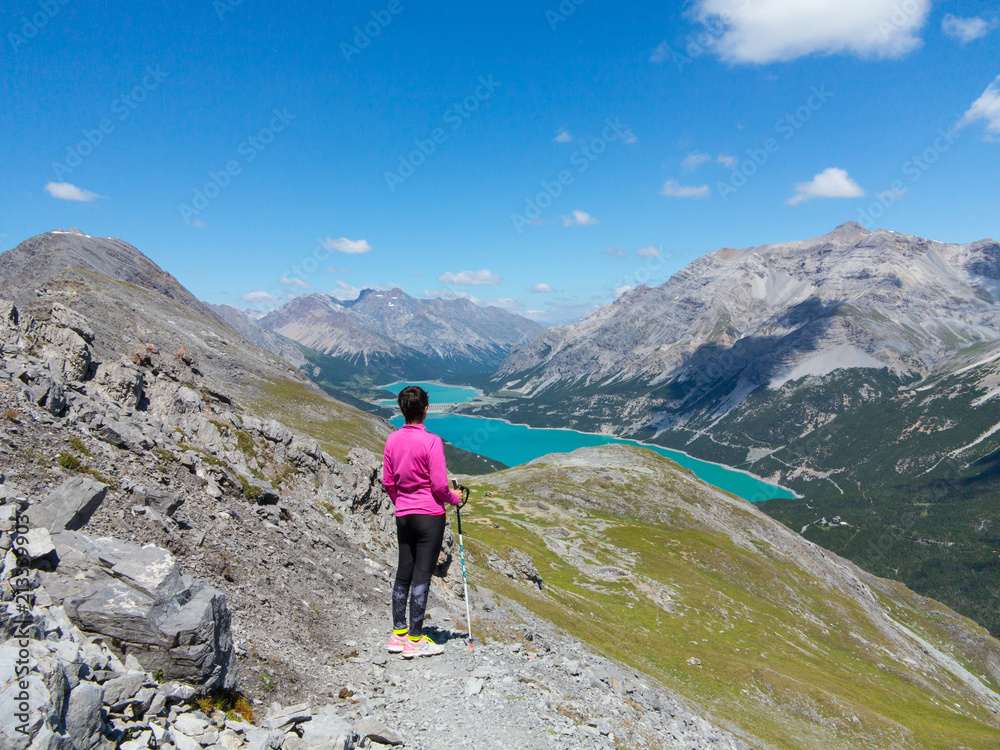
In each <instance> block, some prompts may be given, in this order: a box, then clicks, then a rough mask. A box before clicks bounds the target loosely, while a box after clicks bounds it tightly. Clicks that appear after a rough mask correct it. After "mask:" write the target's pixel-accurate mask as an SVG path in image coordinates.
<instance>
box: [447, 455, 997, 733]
mask: <svg viewBox="0 0 1000 750" xmlns="http://www.w3.org/2000/svg"><path fill="white" fill-rule="evenodd" d="M473 486H474V488H475V493H474V501H473V502H474V505H471V506H470V508H469V510H467V511H466V516H467V517H468V522H467V524H466V544H467V545H468V548H469V549H470V551H471V554H472V556H473V557H474V559H475V566H474V571H475V573H474V578H475V580H477V581H481V582H484V583H486V584H487V585H488V586H490V587H491V588H494V589H496V590H497V591H499V592H501V593H503V594H504V595H506V596H509V597H511V598H513V599H515V600H517V601H519V602H520V603H522V604H523V605H524V606H526V607H528V608H529V609H531V610H533V611H534V612H536V613H538V614H540V615H542V616H544V617H546V618H547V619H550V620H551V621H552V622H554V623H555V624H557V625H559V626H561V627H564V628H566V629H567V630H568V631H569V632H570V633H572V634H573V635H575V636H577V637H580V638H581V639H584V640H586V641H587V642H589V643H591V644H592V645H594V646H595V647H596V648H598V649H600V650H602V651H604V652H605V653H607V654H608V655H610V656H613V657H615V658H618V659H621V660H622V661H624V662H626V663H628V664H631V665H632V666H633V667H635V668H637V669H639V670H641V671H643V672H646V673H648V674H651V675H652V676H654V677H656V678H657V679H659V680H661V681H663V682H664V683H665V684H666V685H667V686H669V687H671V688H674V689H676V690H677V691H678V692H679V693H680V694H682V695H684V696H685V697H687V698H689V699H691V700H694V701H697V702H698V703H700V704H701V705H703V706H704V707H705V708H706V709H708V710H709V711H710V712H711V713H712V714H713V718H714V719H715V720H718V721H720V722H722V723H723V725H725V726H727V727H728V728H730V730H733V731H737V732H739V731H740V730H742V731H743V732H745V733H748V734H752V735H753V736H755V737H756V738H758V739H760V740H763V741H766V742H767V743H769V744H770V745H772V746H774V747H778V748H789V749H791V748H796V749H799V748H823V749H824V750H829V749H831V748H871V747H878V748H886V749H888V748H898V749H899V750H904V748H905V749H906V750H910V749H912V748H941V749H942V750H943V749H944V748H949V749H950V750H953V749H954V748H960V747H964V748H982V747H993V746H995V744H996V743H998V742H1000V723H998V720H997V714H996V711H997V710H998V709H1000V695H998V694H997V690H998V687H1000V669H998V663H1000V662H998V657H1000V644H998V643H997V641H995V640H994V639H992V638H991V637H990V636H989V635H988V634H987V633H986V632H985V631H984V630H983V629H982V628H981V627H979V626H977V625H976V624H975V623H973V622H972V621H970V620H968V619H966V618H964V617H962V616H960V615H958V614H956V613H954V612H952V611H950V610H948V609H947V608H945V607H942V606H941V605H940V604H938V603H937V602H934V601H931V600H928V599H924V598H922V597H920V596H918V595H916V594H914V593H913V592H911V591H909V590H908V589H906V588H905V587H904V586H902V585H900V584H899V583H894V582H890V581H887V580H883V579H880V578H876V577H874V576H871V575H869V574H867V573H864V572H862V571H861V570H860V569H858V568H857V567H855V566H854V565H853V564H851V563H849V562H847V561H845V560H843V559H841V558H838V557H837V556H835V555H833V554H830V553H828V552H825V551H823V550H822V549H820V548H819V547H817V546H815V545H813V544H811V543H810V542H807V541H805V540H803V539H802V538H801V537H799V536H798V535H796V534H794V533H791V532H790V531H788V530H786V529H785V528H784V527H783V526H781V525H780V524H777V523H775V522H774V521H772V520H771V519H769V518H767V517H766V516H765V515H764V514H762V513H760V512H759V511H758V510H757V509H756V508H755V507H753V506H751V505H750V504H748V503H746V502H745V501H743V500H740V499H738V498H735V497H733V496H731V495H727V494H725V493H722V492H720V491H717V490H715V489H713V488H711V487H709V486H707V485H705V484H704V483H702V482H700V481H698V480H696V479H695V478H694V477H693V475H691V474H690V473H689V472H686V471H684V470H683V469H681V468H680V467H678V466H676V465H675V464H673V463H672V462H670V461H668V460H667V459H664V458H662V457H660V456H658V455H656V454H654V453H653V452H651V451H647V450H644V449H639V448H632V447H626V446H606V447H602V448H596V449H584V450H580V451H576V452H574V453H572V454H568V455H566V456H551V457H546V458H543V459H539V460H538V461H535V462H532V463H531V464H527V465H525V466H522V467H517V468H513V469H509V470H507V471H503V472H499V473H497V474H493V475H490V476H487V477H482V478H480V479H478V480H475V482H474V484H473ZM486 493H490V495H491V496H490V497H486ZM518 553H526V554H527V555H528V556H530V558H531V561H532V563H533V564H534V566H536V568H537V570H538V573H539V574H540V576H541V578H542V579H544V585H543V587H542V588H541V589H539V588H538V587H537V586H535V585H532V583H531V582H530V581H524V580H519V578H520V576H518V575H514V576H513V577H508V576H506V575H504V572H505V571H510V570H512V569H515V570H516V569H517V567H518V566H517V561H518V560H519V559H522V558H521V557H520V555H519V554H518ZM508 560H509V561H510V562H509V563H508V562H506V561H508ZM522 568H523V566H522Z"/></svg>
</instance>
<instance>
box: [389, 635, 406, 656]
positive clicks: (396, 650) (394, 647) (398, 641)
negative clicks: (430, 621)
mask: <svg viewBox="0 0 1000 750" xmlns="http://www.w3.org/2000/svg"><path fill="white" fill-rule="evenodd" d="M408 640H409V638H407V637H406V636H405V635H396V634H395V633H393V634H392V635H390V636H389V645H387V646H386V647H385V650H386V651H388V652H389V653H390V654H401V653H403V648H404V647H405V646H406V642H407V641H408Z"/></svg>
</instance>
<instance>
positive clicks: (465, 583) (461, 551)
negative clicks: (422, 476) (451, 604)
mask: <svg viewBox="0 0 1000 750" xmlns="http://www.w3.org/2000/svg"><path fill="white" fill-rule="evenodd" d="M451 483H452V484H453V485H454V486H455V489H456V490H461V492H462V502H461V503H460V504H459V505H458V506H456V508H455V515H457V516H458V552H459V556H460V557H461V559H462V589H463V591H464V592H465V623H466V627H467V629H468V631H469V648H470V649H471V648H472V614H471V613H470V611H469V582H468V579H467V578H466V576H465V545H464V544H463V543H462V508H464V507H465V504H466V503H467V502H469V488H468V487H463V486H462V485H460V484H459V483H458V480H457V479H452V480H451Z"/></svg>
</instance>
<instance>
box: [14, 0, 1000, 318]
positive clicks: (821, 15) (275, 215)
mask: <svg viewBox="0 0 1000 750" xmlns="http://www.w3.org/2000/svg"><path fill="white" fill-rule="evenodd" d="M998 21H1000V19H998V12H997V9H996V6H995V4H994V3H988V2H964V3H959V2H929V0H813V1H812V2H805V1H804V0H695V1H694V2H690V3H688V4H677V5H674V4H668V3H656V4H653V3H644V2H635V3H629V4H628V5H627V7H626V8H623V6H622V5H621V4H619V3H609V2H600V1H599V0H585V1H583V2H581V1H580V0H564V1H563V2H561V3H560V2H559V1H558V0H552V2H538V3H528V2H517V1H514V2H508V3H502V4H487V5H485V6H483V7H479V4H471V5H470V4H467V3H451V2H442V3H433V4H432V3H426V2H422V3H421V2H413V1H412V0H374V2H343V3H329V2H324V3H314V2H302V3H299V4H293V5H288V4H284V3H281V4H279V3H268V2H262V1H260V0H176V1H174V2H165V1H159V2H149V3H142V4H138V3H131V4H122V3H110V2H102V1H101V0H93V1H90V2H84V1H83V0H8V2H6V3H4V6H3V8H2V10H0V33H2V35H3V38H2V40H0V41H2V43H3V52H2V54H0V99H2V101H3V107H2V108H0V122H2V125H3V132H4V133H5V134H6V137H5V138H4V139H2V141H0V164H2V167H0V169H2V170H3V177H4V179H3V180H2V183H0V236H2V238H0V242H2V245H0V247H3V248H9V247H13V246H14V245H16V244H17V243H18V242H20V241H21V240H23V239H25V238H27V237H29V236H32V235H35V234H38V233H40V232H44V231H47V230H49V229H53V228H57V227H62V228H68V227H70V226H77V227H79V228H80V229H81V230H83V231H84V232H86V233H88V234H91V235H99V236H114V237H119V238H121V239H124V240H126V241H128V242H130V243H132V244H134V245H135V246H137V247H138V248H139V249H140V250H142V251H143V252H145V253H146V254H147V255H149V256H150V257H151V258H153V260H155V261H156V262H157V263H159V264H160V265H161V266H162V267H164V268H165V269H167V270H168V271H170V272H171V273H173V274H174V275H175V276H177V277H178V279H179V280H180V281H181V282H182V283H183V284H185V285H186V286H187V287H188V288H190V289H191V290H192V291H193V292H194V293H195V294H196V295H198V296H199V297H201V298H202V299H205V300H207V301H210V302H215V303H228V304H233V305H235V306H237V307H244V306H247V305H248V304H254V305H256V306H258V307H265V308H266V307H268V306H271V305H273V304H275V303H278V302H280V301H281V300H283V299H286V298H288V296H289V295H295V294H301V293H306V292H312V291H321V292H331V293H334V294H336V295H338V296H341V297H345V298H346V297H350V296H352V295H354V294H356V290H357V289H359V288H363V287H369V286H384V285H399V286H401V287H402V288H403V289H404V290H405V291H407V292H408V293H410V294H412V295H414V296H434V295H467V296H472V297H473V298H475V299H476V300H478V301H480V302H483V303H486V302H490V301H494V302H496V303H497V304H501V305H503V306H506V307H508V308H509V309H513V310H515V311H519V312H529V311H530V312H529V314H530V315H531V316H533V317H535V318H537V319H540V320H543V321H547V322H563V321H567V320H571V319H574V318H578V317H580V316H582V315H584V314H586V313H588V312H590V311H591V310H593V309H594V308H595V306H597V305H600V304H606V303H607V302H609V301H611V300H612V299H614V296H615V295H616V293H618V292H619V291H620V290H621V289H622V288H625V287H627V286H630V285H634V284H637V283H651V284H655V283H661V282H662V281H665V280H666V279H667V278H668V277H669V275H670V274H671V273H673V272H674V271H676V270H678V269H679V268H680V267H682V266H683V265H685V264H686V263H688V262H690V261H691V260H693V259H694V258H697V257H698V256H700V255H703V254H705V253H707V252H711V251H714V250H716V249H718V248H720V247H725V246H729V247H743V246H749V245H757V244H763V243H768V242H778V241H783V240H789V239H801V238H805V237H811V236H815V235H818V234H823V233H825V232H827V231H829V230H830V229H832V228H833V227H835V226H837V225H838V224H841V223H843V222H845V221H849V220H856V221H861V222H862V223H864V224H866V226H868V227H869V228H872V229H874V228H877V227H885V228H887V229H893V230H896V231H900V232H907V233H910V234H916V235H920V236H925V237H931V238H933V239H939V240H943V241H950V242H967V241H972V240H975V239H980V238H983V237H987V236H992V237H998V236H1000V231H998V230H997V226H998V223H1000V195H998V192H1000V187H998V186H1000V181H998V180H997V176H996V175H997V167H998V166H1000V25H998Z"/></svg>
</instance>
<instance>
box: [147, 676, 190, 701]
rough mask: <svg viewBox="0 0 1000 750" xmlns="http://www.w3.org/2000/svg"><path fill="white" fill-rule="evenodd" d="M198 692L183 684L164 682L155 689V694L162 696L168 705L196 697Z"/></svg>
mask: <svg viewBox="0 0 1000 750" xmlns="http://www.w3.org/2000/svg"><path fill="white" fill-rule="evenodd" d="M197 693H198V691H197V690H195V689H194V688H193V687H191V686H190V685H185V684H184V683H183V682H175V681H173V680H171V681H170V682H165V683H163V684H162V685H160V686H159V687H157V688H156V694H157V695H162V696H163V697H164V698H165V699H166V700H167V701H168V702H170V703H183V702H184V701H189V700H191V699H192V698H194V697H195V695H197Z"/></svg>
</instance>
